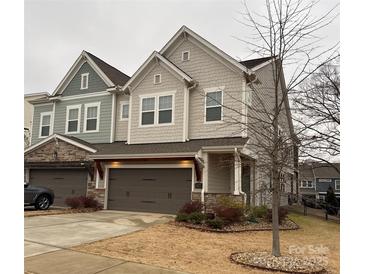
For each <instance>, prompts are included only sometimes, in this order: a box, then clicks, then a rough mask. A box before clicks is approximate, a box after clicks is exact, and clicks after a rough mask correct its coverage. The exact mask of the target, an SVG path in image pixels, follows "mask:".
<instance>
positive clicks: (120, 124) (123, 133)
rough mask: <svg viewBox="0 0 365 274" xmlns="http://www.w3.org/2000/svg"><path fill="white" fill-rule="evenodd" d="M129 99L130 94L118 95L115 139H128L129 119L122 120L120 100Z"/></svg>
mask: <svg viewBox="0 0 365 274" xmlns="http://www.w3.org/2000/svg"><path fill="white" fill-rule="evenodd" d="M125 101H129V95H118V96H117V105H116V115H115V141H127V137H128V121H126V120H123V121H121V120H120V119H121V111H122V110H121V104H120V102H125Z"/></svg>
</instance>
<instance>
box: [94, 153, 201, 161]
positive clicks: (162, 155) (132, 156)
mask: <svg viewBox="0 0 365 274" xmlns="http://www.w3.org/2000/svg"><path fill="white" fill-rule="evenodd" d="M185 157H192V158H194V157H195V152H182V153H176V154H172V153H146V154H103V155H90V156H89V158H90V159H93V160H103V159H115V160H123V159H141V158H146V159H148V158H150V159H153V158H185Z"/></svg>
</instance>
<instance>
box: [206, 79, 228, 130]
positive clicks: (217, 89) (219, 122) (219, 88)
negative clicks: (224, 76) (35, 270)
mask: <svg viewBox="0 0 365 274" xmlns="http://www.w3.org/2000/svg"><path fill="white" fill-rule="evenodd" d="M217 91H222V103H221V105H220V107H221V120H218V121H207V94H208V93H211V92H217ZM223 98H224V86H223V87H213V88H207V89H204V124H221V123H223V122H224V120H223V117H224V115H223V104H224V101H223ZM214 107H217V106H214Z"/></svg>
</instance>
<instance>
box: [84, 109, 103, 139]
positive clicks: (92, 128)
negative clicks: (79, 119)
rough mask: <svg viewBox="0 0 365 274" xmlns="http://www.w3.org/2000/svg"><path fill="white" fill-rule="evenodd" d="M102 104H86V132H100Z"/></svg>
mask: <svg viewBox="0 0 365 274" xmlns="http://www.w3.org/2000/svg"><path fill="white" fill-rule="evenodd" d="M99 116H100V102H98V103H89V104H85V114H84V117H85V118H84V132H98V131H99V122H100V121H99V118H100V117H99Z"/></svg>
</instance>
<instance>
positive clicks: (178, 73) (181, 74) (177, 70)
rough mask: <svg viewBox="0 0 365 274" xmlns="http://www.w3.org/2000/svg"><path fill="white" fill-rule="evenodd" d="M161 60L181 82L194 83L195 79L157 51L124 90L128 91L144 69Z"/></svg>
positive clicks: (133, 76)
mask: <svg viewBox="0 0 365 274" xmlns="http://www.w3.org/2000/svg"><path fill="white" fill-rule="evenodd" d="M156 59H157V60H159V61H161V62H162V64H164V65H165V67H166V68H167V69H168V70H169V71H171V72H172V73H173V74H175V75H176V76H177V77H179V78H180V79H181V80H186V81H187V82H189V83H191V82H193V78H191V77H190V76H189V75H188V74H186V73H185V72H184V71H182V70H181V69H180V68H178V67H177V66H175V65H174V64H173V63H172V62H170V61H169V60H167V59H166V58H165V57H163V56H162V55H161V54H159V53H158V52H157V51H154V52H152V54H151V55H150V56H149V57H148V58H147V60H146V61H145V62H144V63H143V64H142V65H141V66H140V67H139V68H138V70H137V71H136V72H135V73H134V74H133V75H132V77H131V78H130V79H129V81H128V82H127V83H126V84H125V85H124V86H123V90H126V89H128V88H129V86H130V85H131V84H132V83H133V82H134V80H135V79H136V78H137V77H138V75H140V74H142V73H143V72H144V69H145V68H146V67H147V66H148V65H149V64H150V63H151V62H153V61H154V60H156Z"/></svg>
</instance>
